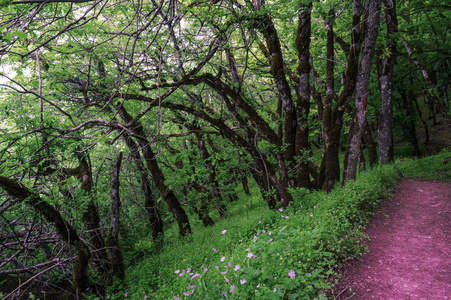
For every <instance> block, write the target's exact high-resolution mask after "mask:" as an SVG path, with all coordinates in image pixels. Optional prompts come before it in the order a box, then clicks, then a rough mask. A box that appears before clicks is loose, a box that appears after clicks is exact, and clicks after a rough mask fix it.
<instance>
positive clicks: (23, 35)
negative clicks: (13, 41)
mask: <svg viewBox="0 0 451 300" xmlns="http://www.w3.org/2000/svg"><path fill="white" fill-rule="evenodd" d="M14 35H15V36H17V37H18V38H19V40H21V41H24V40H26V39H27V34H26V33H25V32H23V31H15V32H14Z"/></svg>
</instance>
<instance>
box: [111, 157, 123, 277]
mask: <svg viewBox="0 0 451 300" xmlns="http://www.w3.org/2000/svg"><path fill="white" fill-rule="evenodd" d="M122 156H123V153H122V152H119V154H118V156H117V159H116V163H115V164H114V167H113V175H112V178H111V184H110V186H111V229H110V233H109V235H108V240H107V246H108V247H110V249H111V250H110V253H111V265H112V268H113V274H112V275H113V279H114V278H115V277H116V278H118V279H119V280H121V281H124V280H125V267H124V257H123V256H122V251H121V247H120V245H119V228H120V225H121V222H120V207H121V198H120V196H119V186H120V181H119V172H120V169H121V164H122Z"/></svg>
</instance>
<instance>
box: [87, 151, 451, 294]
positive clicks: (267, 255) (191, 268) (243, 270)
mask: <svg viewBox="0 0 451 300" xmlns="http://www.w3.org/2000/svg"><path fill="white" fill-rule="evenodd" d="M449 156H451V152H444V153H442V154H439V155H436V156H431V157H426V158H423V159H419V160H403V161H399V162H396V163H395V164H391V165H387V166H378V167H376V168H374V169H372V170H369V171H367V172H362V173H360V174H359V176H358V180H357V181H356V182H350V183H348V184H347V185H346V187H337V188H335V189H334V190H333V191H332V192H331V193H328V194H327V193H324V192H321V191H319V192H313V193H309V192H306V191H305V190H294V191H293V195H294V197H295V201H294V203H293V205H292V206H291V207H290V208H288V209H287V210H282V211H279V210H276V211H269V210H268V209H267V207H266V205H265V204H264V201H263V200H262V199H261V196H260V193H259V192H258V190H256V188H255V187H254V189H253V190H252V196H249V197H247V196H245V195H244V194H243V193H240V200H238V201H236V202H234V203H232V204H230V205H231V206H230V207H229V214H230V216H229V217H227V218H223V219H221V220H218V219H217V220H216V225H215V226H213V227H210V228H204V227H203V226H202V224H201V223H200V222H198V221H194V220H195V218H194V216H191V220H193V221H194V222H193V224H192V225H193V234H191V235H190V236H189V237H186V238H179V237H177V235H176V229H175V228H171V229H170V230H169V231H167V232H166V236H165V241H164V244H163V245H162V246H161V248H159V251H157V248H156V247H155V244H154V243H153V242H152V241H151V240H150V239H148V238H142V239H139V240H137V241H136V242H135V244H134V245H133V247H131V249H132V250H130V251H128V252H127V253H125V256H126V257H128V261H129V263H133V264H131V265H129V266H128V268H127V281H126V284H125V286H126V287H125V288H123V289H122V290H123V292H121V293H116V294H110V295H109V296H110V299H124V297H125V293H127V299H143V298H144V297H145V296H147V298H148V299H150V298H152V299H257V298H258V299H326V297H325V292H326V291H327V290H328V289H331V288H332V286H333V282H332V281H331V278H333V277H334V276H332V275H334V272H335V270H336V269H337V267H338V266H339V265H340V264H341V263H343V262H344V261H346V260H349V259H352V258H355V257H358V256H359V255H360V254H361V253H363V252H364V251H365V247H364V246H363V243H362V242H363V241H364V240H365V238H366V237H365V236H364V235H363V234H362V233H361V229H362V228H364V226H365V224H366V223H367V222H368V220H369V218H370V217H371V215H372V214H373V212H374V211H375V209H376V207H377V205H378V204H379V203H380V200H381V199H383V198H386V197H388V195H389V193H388V192H389V191H390V190H392V189H393V188H394V187H395V186H396V183H397V182H398V181H399V180H400V179H401V178H402V177H415V178H428V179H440V180H451V165H449V164H448V165H444V164H443V159H444V158H445V157H449ZM186 295H188V296H186ZM92 298H94V297H92Z"/></svg>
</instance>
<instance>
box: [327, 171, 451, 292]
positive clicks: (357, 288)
mask: <svg viewBox="0 0 451 300" xmlns="http://www.w3.org/2000/svg"><path fill="white" fill-rule="evenodd" d="M365 232H366V233H367V234H368V236H369V237H370V239H371V241H370V242H367V245H368V249H369V252H368V253H367V254H365V255H364V256H363V257H362V258H361V259H360V260H359V261H354V262H351V263H350V264H349V265H348V266H347V267H346V268H345V271H344V273H343V274H344V275H343V278H342V280H341V282H340V283H339V284H338V289H337V290H336V292H335V295H336V298H335V299H353V300H357V299H359V300H366V299H381V300H390V299H393V300H395V299H396V300H403V299H412V300H421V299H427V300H435V299H451V247H450V232H451V183H449V182H448V183H446V182H432V181H419V180H413V179H407V180H404V181H402V182H401V183H400V184H399V185H398V189H397V191H396V193H395V194H394V195H393V197H392V198H391V199H390V200H387V202H385V203H384V204H383V205H382V206H381V208H380V211H378V212H377V213H376V214H375V215H374V217H373V219H372V221H371V222H370V224H369V225H368V227H367V229H366V231H365ZM337 294H338V295H337Z"/></svg>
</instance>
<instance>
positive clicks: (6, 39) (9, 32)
mask: <svg viewBox="0 0 451 300" xmlns="http://www.w3.org/2000/svg"><path fill="white" fill-rule="evenodd" d="M12 39H13V34H12V33H11V31H8V32H7V33H6V35H5V36H4V37H3V40H4V41H5V42H6V43H8V44H10V43H11V40H12Z"/></svg>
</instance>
